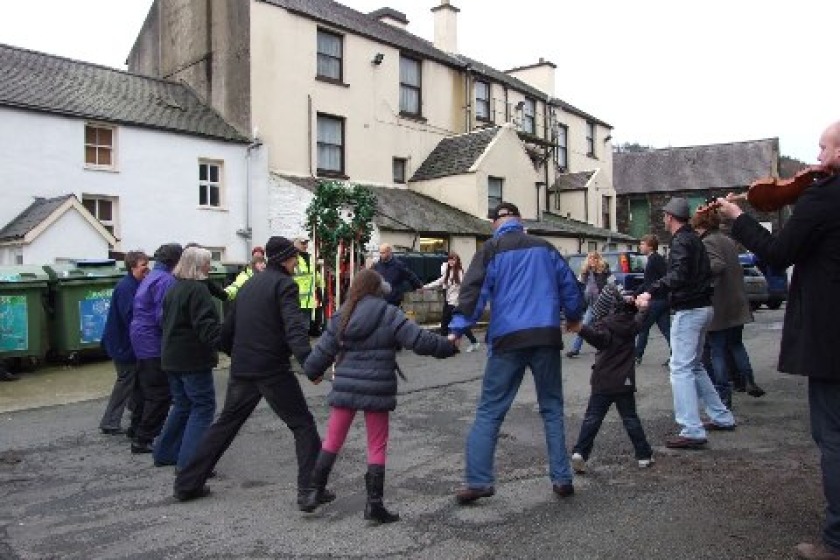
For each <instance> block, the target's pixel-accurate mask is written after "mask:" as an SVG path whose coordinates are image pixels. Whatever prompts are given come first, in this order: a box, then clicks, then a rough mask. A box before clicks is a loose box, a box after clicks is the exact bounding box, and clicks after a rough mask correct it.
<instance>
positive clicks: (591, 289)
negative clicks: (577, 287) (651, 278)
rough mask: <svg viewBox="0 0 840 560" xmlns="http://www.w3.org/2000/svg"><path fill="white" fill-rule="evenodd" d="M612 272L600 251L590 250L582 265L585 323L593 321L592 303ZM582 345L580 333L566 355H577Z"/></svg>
mask: <svg viewBox="0 0 840 560" xmlns="http://www.w3.org/2000/svg"><path fill="white" fill-rule="evenodd" d="M611 274H612V273H611V272H610V265H609V264H607V261H605V260H604V257H602V256H601V253H599V252H598V251H590V252H589V254H588V255H586V259H585V260H584V261H583V264H581V265H580V283H581V284H582V285H583V299H584V300H585V301H586V313H584V315H583V324H584V325H588V324H590V323H591V322H592V305H593V304H594V303H595V302H596V301H598V296H599V295H600V294H601V290H602V289H604V286H606V285H607V281H608V280H609V278H610V275H611ZM582 346H583V338H581V336H580V335H577V336H575V339H574V340H573V341H572V349H571V350H569V351H568V352H566V357H567V358H575V357H577V356H578V355H579V354H580V349H581V347H582Z"/></svg>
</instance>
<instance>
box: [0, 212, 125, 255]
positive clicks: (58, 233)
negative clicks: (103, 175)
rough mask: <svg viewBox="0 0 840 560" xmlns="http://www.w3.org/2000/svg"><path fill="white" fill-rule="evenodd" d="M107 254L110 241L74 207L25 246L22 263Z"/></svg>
mask: <svg viewBox="0 0 840 560" xmlns="http://www.w3.org/2000/svg"><path fill="white" fill-rule="evenodd" d="M106 258H108V242H107V241H105V239H103V238H102V235H100V234H99V232H98V231H96V229H95V228H94V227H93V226H92V225H91V224H90V222H88V221H87V220H86V219H85V218H84V217H82V215H81V214H80V213H79V212H78V211H77V210H73V209H71V210H68V211H67V212H65V213H64V214H63V215H62V216H61V218H59V219H58V221H57V222H55V223H54V224H52V225H51V226H50V227H48V228H47V229H46V230H44V232H43V233H42V234H41V235H39V236H38V237H37V238H35V240H34V241H33V242H32V243H31V244H29V245H25V246H24V247H23V264H34V265H40V264H50V263H55V262H56V261H59V260H81V259H106ZM3 264H14V262H8V263H3Z"/></svg>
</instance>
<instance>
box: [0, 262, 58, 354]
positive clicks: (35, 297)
mask: <svg viewBox="0 0 840 560" xmlns="http://www.w3.org/2000/svg"><path fill="white" fill-rule="evenodd" d="M48 283H49V276H48V275H47V274H46V273H45V272H44V269H43V268H41V267H39V266H26V265H18V266H2V267H0V359H3V360H6V361H9V362H12V361H14V362H19V363H22V364H23V365H24V366H27V367H28V366H34V365H37V364H38V363H39V362H40V361H42V360H43V359H44V357H45V356H46V354H47V350H48V348H49V340H48V336H49V331H48V327H47V296H48V291H47V290H48Z"/></svg>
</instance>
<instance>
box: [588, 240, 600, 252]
mask: <svg viewBox="0 0 840 560" xmlns="http://www.w3.org/2000/svg"><path fill="white" fill-rule="evenodd" d="M586 247H587V249H586V251H587V252H588V253H591V252H592V251H597V250H598V242H597V241H589V242H588V243H587V244H586Z"/></svg>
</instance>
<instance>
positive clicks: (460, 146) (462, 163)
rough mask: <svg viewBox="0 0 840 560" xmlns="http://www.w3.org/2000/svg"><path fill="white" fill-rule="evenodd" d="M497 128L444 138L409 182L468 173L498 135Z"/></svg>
mask: <svg viewBox="0 0 840 560" xmlns="http://www.w3.org/2000/svg"><path fill="white" fill-rule="evenodd" d="M499 128H500V127H498V126H493V127H489V128H484V129H481V130H476V131H473V132H468V133H466V134H459V135H458V136H450V137H449V138H444V139H443V140H441V141H440V142H438V145H437V146H435V149H434V150H432V153H430V154H429V155H428V157H426V159H425V160H423V163H422V164H421V165H420V167H419V168H418V169H417V171H415V172H414V175H413V176H412V177H411V179H409V181H429V180H431V179H439V178H441V177H451V176H452V175H462V174H464V173H467V172H469V170H470V168H472V166H473V165H475V162H476V161H478V158H480V157H481V154H483V153H484V152H485V150H487V146H489V145H490V142H492V141H493V139H494V138H495V137H496V135H497V134H498V133H499Z"/></svg>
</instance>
